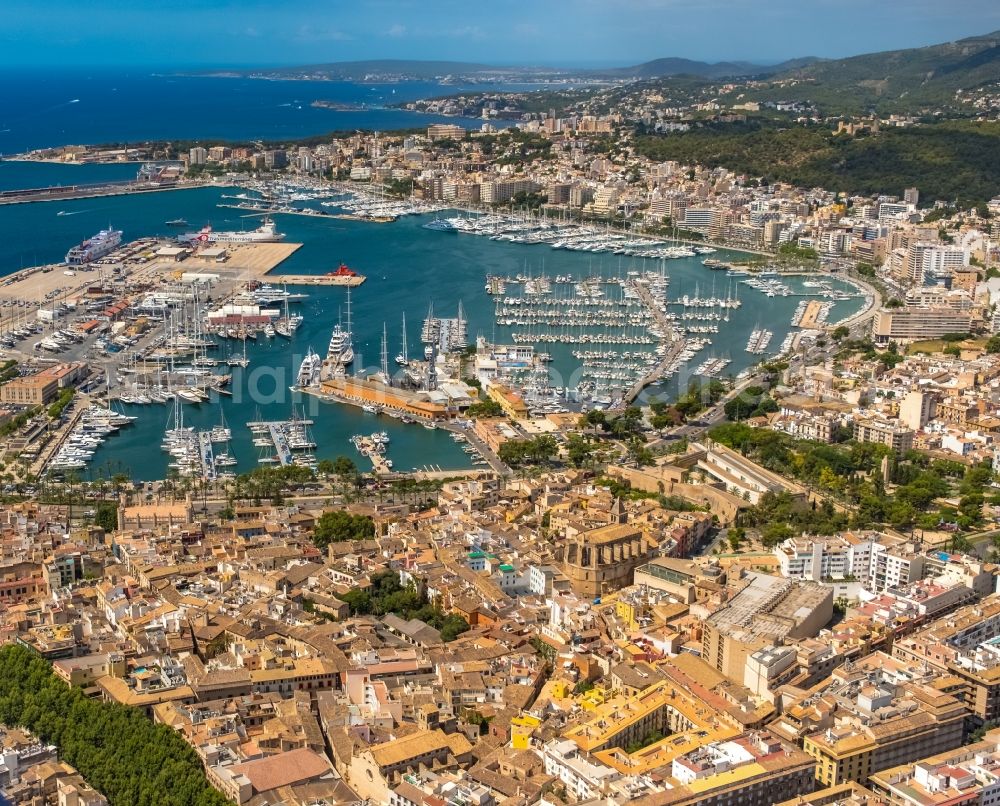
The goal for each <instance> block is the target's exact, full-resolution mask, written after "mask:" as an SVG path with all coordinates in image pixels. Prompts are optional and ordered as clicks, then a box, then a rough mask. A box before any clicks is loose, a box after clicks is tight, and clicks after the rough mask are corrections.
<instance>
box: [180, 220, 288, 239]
mask: <svg viewBox="0 0 1000 806" xmlns="http://www.w3.org/2000/svg"><path fill="white" fill-rule="evenodd" d="M284 239H285V233H283V232H278V229H277V227H276V226H275V225H274V222H273V221H272V220H271V219H270V218H265V219H264V222H263V223H262V224H261V225H260V226H259V227H258V228H257V229H255V230H250V231H249V232H216V231H215V230H213V229H212V227H211V226H210V225H209V226H204V227H202V228H201V229H200V230H199V231H198V232H187V233H185V234H184V235H181V236H179V237H178V238H177V240H178V241H180V242H181V243H189V244H194V243H198V242H199V241H200V242H201V243H277V242H278V241H283V240H284Z"/></svg>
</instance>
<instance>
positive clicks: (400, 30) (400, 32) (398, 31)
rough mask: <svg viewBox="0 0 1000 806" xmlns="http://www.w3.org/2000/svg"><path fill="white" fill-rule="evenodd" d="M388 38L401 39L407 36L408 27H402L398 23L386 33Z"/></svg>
mask: <svg viewBox="0 0 1000 806" xmlns="http://www.w3.org/2000/svg"><path fill="white" fill-rule="evenodd" d="M385 35H386V36H393V37H397V38H398V37H401V36H406V26H405V25H400V24H399V23H398V22H397V23H396V24H395V25H393V26H392V27H391V28H390V29H389V30H388V31H386V32H385Z"/></svg>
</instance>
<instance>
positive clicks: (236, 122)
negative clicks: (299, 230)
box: [0, 70, 516, 154]
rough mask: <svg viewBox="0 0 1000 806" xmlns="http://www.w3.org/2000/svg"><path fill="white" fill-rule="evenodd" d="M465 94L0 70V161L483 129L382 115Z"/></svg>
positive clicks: (427, 86) (438, 87)
mask: <svg viewBox="0 0 1000 806" xmlns="http://www.w3.org/2000/svg"><path fill="white" fill-rule="evenodd" d="M504 86H505V87H506V86H507V85H504ZM510 86H511V87H516V85H510ZM487 88H488V87H487V86H486V85H481V86H480V87H479V89H487ZM463 89H465V87H463V86H461V85H455V84H448V85H444V84H438V83H436V82H431V81H407V82H400V83H394V84H356V83H353V82H346V81H262V80H253V79H243V78H216V77H196V76H175V75H169V74H166V75H159V74H155V73H150V72H132V73H128V72H121V71H107V70H80V71H77V72H72V73H69V72H65V71H59V72H54V71H52V72H48V71H45V70H32V71H31V72H30V73H26V72H18V71H10V70H7V71H2V72H0V154H13V153H18V152H21V151H25V150H27V149H32V148H45V147H49V146H58V145H66V144H94V143H117V142H122V141H138V140H165V139H192V138H204V139H210V138H221V139H229V140H256V139H264V140H279V139H283V138H299V137H306V136H309V135H316V134H323V133H325V132H331V131H351V130H354V129H375V130H378V131H389V130H393V129H409V128H421V127H425V126H427V125H428V124H429V123H437V122H451V123H458V124H462V125H465V126H469V127H470V128H479V126H480V125H481V122H480V121H476V120H470V119H462V118H443V117H439V116H435V115H423V114H417V113H411V112H406V111H403V110H399V109H388V108H385V107H388V106H391V105H393V104H397V103H401V102H404V101H409V100H416V99H417V98H427V97H434V96H440V95H447V94H450V93H454V92H460V91H461V90H463ZM313 101H334V102H337V103H340V104H345V105H350V106H352V107H358V109H352V110H345V111H340V110H331V109H322V108H316V107H312V106H310V104H311V103H312V102H313Z"/></svg>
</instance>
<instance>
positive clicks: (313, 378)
mask: <svg viewBox="0 0 1000 806" xmlns="http://www.w3.org/2000/svg"><path fill="white" fill-rule="evenodd" d="M322 367H323V359H322V358H320V357H319V354H318V353H316V352H314V351H313V348H312V347H310V348H309V350H308V352H306V356H305V358H303V359H302V364H301V365H300V366H299V374H298V376H297V378H296V380H295V385H296V386H298V387H299V388H305V387H307V386H315V385H316V384H318V383H319V373H320V370H321V369H322Z"/></svg>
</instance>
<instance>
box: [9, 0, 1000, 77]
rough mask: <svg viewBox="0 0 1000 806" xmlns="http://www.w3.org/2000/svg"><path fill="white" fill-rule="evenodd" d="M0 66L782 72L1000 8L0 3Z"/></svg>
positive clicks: (998, 14)
mask: <svg viewBox="0 0 1000 806" xmlns="http://www.w3.org/2000/svg"><path fill="white" fill-rule="evenodd" d="M0 9H2V10H3V23H2V25H0V66H4V67H19V66H23V67H37V66H45V65H52V66H63V65H87V66H97V65H115V66H161V67H174V66H175V67H191V66H208V65H218V66H224V65H234V66H236V65H239V66H249V65H262V66H265V65H276V64H288V65H291V64H311V63H319V62H331V61H348V60H355V59H379V58H398V59H448V60H452V59H453V60H460V61H474V62H481V63H487V64H534V65H542V64H547V65H567V66H584V65H594V66H607V65H612V64H616V65H626V64H636V63H638V62H642V61H647V60H650V59H655V58H659V57H664V56H680V57H685V58H690V59H699V60H704V61H723V60H746V61H753V62H758V63H762V64H763V63H774V62H778V61H781V60H783V59H787V58H792V57H798V56H819V57H826V58H829V57H839V56H851V55H855V54H859V53H868V52H872V51H878V50H891V49H895V48H906V47H918V46H921V45H929V44H934V43H938V42H944V41H949V40H952V39H959V38H962V37H965V36H973V35H976V34H983V33H988V32H991V31H996V30H998V29H1000V2H998V0H951V2H941V0H492V1H491V0H294V2H291V1H290V0H44V2H40V1H39V0H2V2H0Z"/></svg>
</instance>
